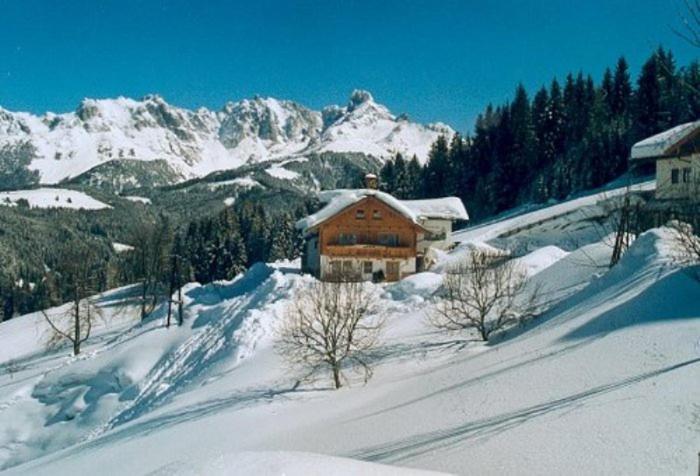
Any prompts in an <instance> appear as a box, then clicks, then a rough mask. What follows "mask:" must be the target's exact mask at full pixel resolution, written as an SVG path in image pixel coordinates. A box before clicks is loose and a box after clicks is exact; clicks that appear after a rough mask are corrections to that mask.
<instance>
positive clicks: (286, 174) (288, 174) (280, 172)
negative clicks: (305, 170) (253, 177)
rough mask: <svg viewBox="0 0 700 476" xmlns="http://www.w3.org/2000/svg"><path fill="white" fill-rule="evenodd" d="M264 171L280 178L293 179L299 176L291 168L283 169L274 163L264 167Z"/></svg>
mask: <svg viewBox="0 0 700 476" xmlns="http://www.w3.org/2000/svg"><path fill="white" fill-rule="evenodd" d="M265 172H266V173H267V174H268V175H269V176H271V177H275V178H278V179H282V180H294V179H295V178H298V177H299V173H298V172H295V171H293V170H289V169H285V168H284V167H282V166H280V165H274V166H272V167H268V168H267V169H265Z"/></svg>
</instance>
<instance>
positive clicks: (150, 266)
mask: <svg viewBox="0 0 700 476" xmlns="http://www.w3.org/2000/svg"><path fill="white" fill-rule="evenodd" d="M171 240H172V231H171V229H170V225H169V223H168V220H167V219H166V218H165V217H163V216H160V217H159V218H158V220H157V221H156V222H153V223H142V224H139V226H138V227H137V228H136V229H135V231H134V234H133V242H134V245H135V248H136V257H135V258H136V268H137V274H138V276H139V278H140V282H141V319H145V318H146V317H147V316H148V315H149V314H150V313H151V312H153V309H155V307H156V306H157V305H158V301H159V299H162V296H163V294H164V292H165V290H166V283H168V281H169V279H168V276H167V274H168V273H167V271H166V268H167V263H168V250H169V248H170V242H171Z"/></svg>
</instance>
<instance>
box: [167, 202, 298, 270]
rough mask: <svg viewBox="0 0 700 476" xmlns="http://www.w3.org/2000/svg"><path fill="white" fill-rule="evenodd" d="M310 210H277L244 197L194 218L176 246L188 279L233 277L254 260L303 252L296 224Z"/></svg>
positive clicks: (267, 260) (266, 260) (269, 260)
mask: <svg viewBox="0 0 700 476" xmlns="http://www.w3.org/2000/svg"><path fill="white" fill-rule="evenodd" d="M307 213H308V210H307V209H306V207H305V206H301V207H299V209H298V210H297V211H296V212H295V213H294V214H291V213H288V212H285V213H281V214H277V215H273V214H270V213H269V212H268V211H266V210H265V208H264V207H263V206H262V205H260V204H254V203H251V202H245V203H243V204H242V206H234V207H233V208H231V207H229V208H226V209H224V210H223V211H222V212H221V213H219V214H218V215H216V216H214V217H209V218H204V219H202V220H199V221H194V222H191V223H190V224H189V225H188V226H187V227H186V228H185V230H184V231H183V232H182V233H181V234H179V235H177V236H176V239H175V243H174V245H173V246H174V249H175V250H177V252H178V253H179V254H180V255H181V256H182V258H183V260H184V265H185V273H186V275H187V278H188V280H195V281H198V282H200V283H208V282H211V281H215V280H220V279H232V278H233V277H234V276H236V275H237V274H238V273H240V272H242V271H244V270H245V269H246V268H248V267H249V266H251V265H252V264H254V263H257V262H263V263H267V262H271V261H275V260H279V259H285V258H286V259H293V258H296V257H297V256H299V254H300V251H301V235H300V233H299V232H298V230H296V229H295V227H294V224H295V221H296V219H298V218H300V217H302V216H304V215H306V214H307Z"/></svg>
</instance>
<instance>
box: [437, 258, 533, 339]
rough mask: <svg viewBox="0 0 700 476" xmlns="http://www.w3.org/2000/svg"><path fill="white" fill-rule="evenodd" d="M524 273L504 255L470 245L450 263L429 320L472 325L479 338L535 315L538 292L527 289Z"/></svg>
mask: <svg viewBox="0 0 700 476" xmlns="http://www.w3.org/2000/svg"><path fill="white" fill-rule="evenodd" d="M526 283H527V275H526V273H525V271H524V270H523V269H521V267H519V266H517V265H516V263H515V262H514V261H512V260H509V259H508V258H507V257H504V256H503V255H500V254H496V253H493V252H489V251H484V250H479V249H472V250H471V251H470V252H469V253H468V255H467V256H466V257H465V258H464V259H463V260H461V261H460V262H458V263H456V264H454V265H452V266H450V267H449V268H448V270H447V273H446V275H445V279H444V281H443V285H442V289H441V293H440V296H439V297H438V301H437V303H436V305H435V306H434V308H433V310H432V312H431V313H430V314H429V316H428V317H429V321H430V323H431V324H432V325H434V326H435V327H437V328H439V329H443V330H448V331H460V330H467V329H474V330H476V331H477V333H478V334H479V337H481V339H482V340H485V341H487V340H489V337H491V335H492V334H493V333H494V332H497V331H499V330H501V329H504V328H506V327H508V326H510V325H512V324H515V323H519V322H523V321H524V320H526V319H528V318H530V317H532V316H534V315H535V313H536V311H537V307H538V306H537V301H538V295H539V292H538V290H537V289H534V290H532V291H527V290H526Z"/></svg>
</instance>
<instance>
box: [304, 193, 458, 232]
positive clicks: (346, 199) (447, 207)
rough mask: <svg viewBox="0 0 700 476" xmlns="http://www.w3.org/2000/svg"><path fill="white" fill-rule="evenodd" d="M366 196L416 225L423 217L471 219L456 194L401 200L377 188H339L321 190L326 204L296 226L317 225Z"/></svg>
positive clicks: (306, 227) (308, 226)
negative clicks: (444, 196)
mask: <svg viewBox="0 0 700 476" xmlns="http://www.w3.org/2000/svg"><path fill="white" fill-rule="evenodd" d="M366 197H374V198H376V199H377V200H380V201H382V202H383V203H385V204H386V205H387V206H389V207H391V208H392V209H394V210H395V211H397V212H398V213H400V214H401V215H403V216H405V217H406V218H408V219H409V220H411V221H412V222H413V223H415V224H416V225H420V220H421V219H422V218H442V219H450V220H457V219H460V220H467V219H468V218H469V217H468V215H467V211H466V210H465V208H464V205H463V204H462V201H461V200H460V199H459V198H457V197H446V198H437V199H432V200H399V199H398V198H396V197H394V196H393V195H390V194H388V193H386V192H381V191H379V190H374V189H368V188H360V189H339V190H325V191H322V192H319V194H318V198H319V200H320V201H321V203H325V204H326V206H324V207H323V208H321V209H320V210H319V211H317V212H316V213H314V214H313V215H309V216H308V217H306V218H303V219H301V220H299V221H298V222H297V223H296V227H297V228H298V229H300V230H304V231H306V230H309V229H310V228H314V227H316V226H318V225H320V224H321V223H323V222H324V221H326V220H328V219H329V218H331V217H333V216H335V215H337V214H338V213H340V212H341V211H343V210H344V209H346V208H347V207H349V206H351V205H354V204H355V203H357V202H359V201H360V200H362V199H364V198H366Z"/></svg>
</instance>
